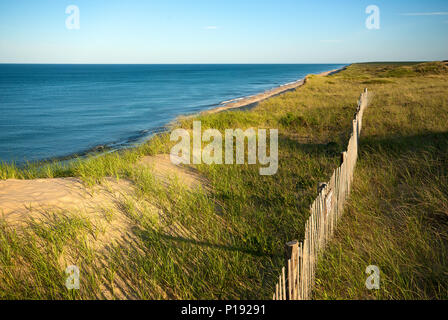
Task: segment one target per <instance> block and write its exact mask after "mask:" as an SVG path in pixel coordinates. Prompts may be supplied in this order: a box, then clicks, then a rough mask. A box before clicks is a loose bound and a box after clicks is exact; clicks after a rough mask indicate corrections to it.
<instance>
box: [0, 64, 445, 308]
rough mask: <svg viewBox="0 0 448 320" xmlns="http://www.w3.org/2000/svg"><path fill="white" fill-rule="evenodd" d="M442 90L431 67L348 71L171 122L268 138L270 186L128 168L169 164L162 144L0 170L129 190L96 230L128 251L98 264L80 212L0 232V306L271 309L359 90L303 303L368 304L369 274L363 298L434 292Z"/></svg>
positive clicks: (227, 174) (441, 223)
mask: <svg viewBox="0 0 448 320" xmlns="http://www.w3.org/2000/svg"><path fill="white" fill-rule="evenodd" d="M447 80H448V72H447V67H446V66H445V65H443V64H441V63H426V64H409V65H388V64H364V65H352V66H350V67H349V68H348V69H347V70H345V71H343V72H341V73H338V74H335V75H332V76H328V77H321V76H311V77H309V78H308V80H307V83H306V85H305V86H304V87H301V88H299V89H298V90H295V91H292V92H288V93H285V94H283V95H280V96H277V97H274V98H271V99H268V100H266V101H264V102H262V103H260V104H259V105H258V106H257V107H256V108H254V109H252V110H250V111H231V112H223V113H218V114H209V115H200V116H197V117H195V118H185V119H179V121H178V123H176V124H175V125H174V127H183V128H186V129H191V128H192V122H193V120H201V121H202V127H203V129H206V128H216V129H219V130H220V131H221V132H224V129H227V128H242V129H245V128H249V127H255V128H278V129H279V169H278V172H277V174H276V175H274V176H260V175H259V174H258V168H259V166H258V165H211V166H208V165H198V166H195V168H194V169H195V170H197V171H198V172H199V173H200V174H201V175H202V176H203V177H204V179H205V183H204V190H196V191H191V190H188V189H187V188H185V187H184V186H182V185H179V184H178V183H177V182H176V181H172V182H171V183H170V184H169V185H168V186H166V185H164V184H161V183H160V182H159V181H157V179H155V178H154V173H153V172H152V171H151V169H150V168H142V167H140V166H136V165H134V164H135V163H137V162H138V160H139V159H140V158H141V157H142V156H144V155H153V154H157V153H167V152H169V149H170V146H171V145H172V143H171V142H170V141H169V136H168V135H167V134H165V135H161V136H159V137H157V138H155V139H153V140H151V141H150V142H148V143H147V144H145V145H143V146H141V147H139V148H136V149H132V150H128V151H124V152H119V153H114V154H108V155H103V156H100V157H95V158H93V157H92V158H90V159H87V160H85V159H80V160H77V161H74V162H73V163H70V164H64V165H63V164H58V163H55V164H47V165H44V166H37V165H33V164H30V165H29V166H28V167H26V168H23V169H18V168H16V167H15V166H14V165H6V164H3V165H2V166H1V168H0V178H1V179H7V178H18V179H32V178H37V177H47V178H52V177H61V176H64V177H67V176H75V177H80V178H81V179H82V180H83V181H84V182H85V184H86V186H87V187H89V188H93V187H94V186H95V185H96V184H101V183H103V181H104V177H106V176H112V177H115V178H116V179H118V180H119V179H126V180H128V181H131V182H132V184H133V185H134V186H135V191H134V192H132V193H131V194H128V195H127V197H126V198H125V199H123V201H122V203H120V204H119V206H118V207H117V209H116V212H108V214H107V215H105V217H106V218H105V221H106V222H105V223H107V222H108V221H109V220H113V219H114V217H115V216H119V215H124V216H125V217H126V218H127V219H129V220H130V221H131V223H132V225H133V227H132V230H133V231H132V233H133V243H132V245H129V246H122V245H121V246H120V245H111V246H110V247H109V248H108V250H107V252H99V251H98V250H96V248H95V247H94V246H93V245H90V244H89V239H91V238H92V236H93V237H97V236H99V234H101V228H98V227H97V226H95V223H94V222H92V221H91V220H90V219H89V217H88V216H79V215H70V214H67V215H57V214H56V215H51V214H48V215H47V216H48V217H47V218H46V219H44V220H43V221H30V223H29V226H28V227H24V228H21V229H19V230H18V229H17V228H13V227H11V226H9V225H8V224H7V223H6V222H3V223H2V224H1V228H0V298H20V297H26V298H94V297H102V296H103V293H102V292H103V291H104V286H106V287H107V288H108V289H107V290H108V291H110V292H111V294H110V295H112V296H115V297H123V295H122V294H118V293H117V291H116V290H113V289H112V288H115V287H120V288H121V292H122V293H123V292H125V296H128V297H133V298H194V299H196V298H200V299H205V298H209V299H217V298H220V299H229V298H236V299H245V298H266V299H267V298H270V297H271V296H272V292H273V286H274V284H275V278H276V277H277V276H278V272H279V270H280V268H281V267H282V266H283V264H284V256H283V254H284V251H283V250H284V244H285V242H287V241H289V240H292V239H296V238H300V237H301V236H302V233H303V228H304V222H305V220H306V218H307V216H308V208H309V205H310V204H311V202H312V200H313V199H314V197H315V196H316V194H317V191H316V186H317V183H318V182H320V181H326V180H327V179H328V178H329V175H330V173H331V172H332V170H333V169H334V168H335V167H336V166H337V164H338V161H339V155H340V152H341V151H343V150H344V148H345V145H346V142H347V140H348V135H349V132H350V130H351V119H352V116H353V113H354V112H355V110H356V106H357V105H356V103H357V98H358V97H359V94H360V93H361V91H362V90H363V88H365V87H368V88H369V91H370V92H371V93H372V94H374V98H373V100H372V102H371V105H370V107H369V108H368V109H367V112H366V114H365V117H364V118H365V123H364V125H363V130H364V131H363V134H362V144H361V155H360V162H359V167H358V170H357V172H356V173H355V176H356V180H355V185H354V187H355V189H354V193H353V196H352V200H351V201H350V209H349V210H348V211H347V213H346V215H345V216H344V218H343V221H342V223H341V226H340V229H339V231H338V234H337V237H336V239H335V241H334V242H333V243H332V244H331V246H330V248H329V250H328V254H326V255H325V257H324V258H323V260H322V263H321V264H320V265H319V268H320V269H319V274H318V278H319V279H320V282H319V283H320V285H319V288H318V290H317V291H316V296H317V297H318V298H349V297H359V298H364V297H370V296H372V293H371V292H366V289H364V287H363V284H364V281H365V277H366V276H365V275H364V270H365V267H366V266H367V265H368V264H377V265H378V266H379V267H380V269H381V271H382V274H383V275H384V277H383V278H382V280H383V282H382V289H381V290H380V291H378V292H376V293H374V296H375V297H380V298H381V297H384V298H400V297H416V298H418V297H441V296H442V295H443V292H445V295H446V282H447V281H446V278H447V277H446V276H447V274H446V273H447V266H446V261H447V259H446V252H447V251H446V248H447V242H446V240H447V239H446V230H447V229H446V217H447V207H446V204H447V203H448V202H447V201H446V198H447V189H446V188H447V187H446V186H447V184H446V180H447V174H446V170H447V148H446V146H447V136H446V132H447V131H448V128H447V127H448V113H447V109H448V105H447V99H446V98H447V93H448V81H447ZM444 231H445V232H444ZM380 236H381V237H380ZM376 241H379V242H376ZM374 244H377V245H374ZM67 248H70V250H68V249H67ZM380 258H381V259H380ZM66 260H68V261H70V262H71V263H72V264H76V265H78V266H80V269H81V273H82V274H84V276H82V277H81V289H80V290H79V291H76V292H68V291H67V289H66V288H65V287H64V282H65V277H66V276H65V274H64V273H63V270H64V269H65V265H64V264H63V263H61V261H66ZM428 272H429V273H428ZM443 289H445V291H443ZM107 290H106V291H107Z"/></svg>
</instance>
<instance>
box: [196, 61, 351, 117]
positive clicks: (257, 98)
mask: <svg viewBox="0 0 448 320" xmlns="http://www.w3.org/2000/svg"><path fill="white" fill-rule="evenodd" d="M345 68H346V67H343V68H339V69H334V70H330V71H325V72H321V73H319V74H318V75H320V76H328V75H331V74H335V73H337V72H340V71H342V70H344V69H345ZM310 75H311V74H309V75H307V76H306V77H305V78H304V79H300V80H297V81H294V82H291V83H287V84H284V85H281V86H279V87H277V88H274V89H271V90H267V91H264V92H261V93H258V94H256V95H253V96H249V97H246V98H242V99H240V100H237V101H235V102H230V103H226V104H223V105H222V106H219V107H216V108H213V109H211V110H206V111H203V112H201V114H213V113H218V112H222V111H226V110H231V109H239V110H241V109H243V110H246V109H250V108H253V107H254V106H256V105H257V104H258V103H259V102H261V101H263V100H266V99H268V98H271V97H274V96H276V95H279V94H282V93H285V92H287V91H290V90H294V89H296V88H298V87H300V86H303V85H304V84H305V83H306V79H307V77H308V76H310Z"/></svg>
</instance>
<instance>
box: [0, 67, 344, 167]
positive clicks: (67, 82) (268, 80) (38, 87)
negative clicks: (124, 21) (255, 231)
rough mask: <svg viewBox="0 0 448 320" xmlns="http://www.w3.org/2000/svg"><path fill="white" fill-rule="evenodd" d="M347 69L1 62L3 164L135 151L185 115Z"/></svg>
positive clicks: (0, 148) (0, 152)
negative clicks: (100, 150)
mask: <svg viewBox="0 0 448 320" xmlns="http://www.w3.org/2000/svg"><path fill="white" fill-rule="evenodd" d="M342 66H343V65H340V64H288V65H286V64H272V65H268V64H260V65H257V64H246V65H242V64H234V65H229V64H219V65H210V64H208V65H197V64H196V65H46V64H0V161H3V162H13V161H14V162H16V163H17V164H23V163H24V162H25V161H38V160H46V159H52V158H63V157H67V156H71V155H74V154H84V153H85V152H87V151H89V150H93V149H95V148H96V147H98V146H103V147H105V148H106V149H112V150H113V149H119V148H124V147H129V146H132V145H134V144H137V143H141V142H142V141H144V140H145V139H147V138H149V137H150V136H152V135H153V134H154V133H156V132H159V131H161V130H163V128H164V126H165V125H166V124H168V123H169V122H170V121H172V120H173V119H175V118H176V117H177V116H179V115H183V114H191V113H196V112H199V111H202V110H207V109H212V108H215V107H217V106H219V105H220V104H222V103H223V102H226V101H229V100H232V99H237V98H241V97H246V96H250V95H253V94H257V93H260V92H263V91H265V90H268V89H272V88H274V87H278V86H280V85H282V84H285V83H289V82H293V81H296V80H298V79H301V78H304V77H305V76H306V75H307V74H309V73H320V72H323V71H328V70H332V69H336V68H340V67H342Z"/></svg>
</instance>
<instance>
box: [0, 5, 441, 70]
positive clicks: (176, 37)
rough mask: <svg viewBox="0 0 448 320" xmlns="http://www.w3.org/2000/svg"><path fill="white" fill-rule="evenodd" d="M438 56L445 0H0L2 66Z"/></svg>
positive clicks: (418, 58)
mask: <svg viewBox="0 0 448 320" xmlns="http://www.w3.org/2000/svg"><path fill="white" fill-rule="evenodd" d="M70 5H75V6H77V8H78V9H79V29H70V28H67V25H66V20H67V19H69V21H71V22H74V21H75V20H73V19H72V18H73V16H72V14H73V11H72V12H70V13H69V14H67V13H66V9H67V7H68V6H70ZM369 5H375V6H377V8H378V9H379V29H371V28H370V29H369V28H367V27H366V19H368V17H369V16H370V14H368V13H366V8H367V7H368V6H369ZM371 13H372V12H371ZM371 21H374V20H371ZM375 22H376V21H375ZM71 26H73V24H71ZM446 59H448V1H446V0H425V1H421V0H385V1H374V0H368V1H364V0H338V1H335V0H312V1H310V0H306V1H305V0H162V1H154V0H0V63H351V62H363V61H410V60H412V61H424V60H425V61H426V60H446Z"/></svg>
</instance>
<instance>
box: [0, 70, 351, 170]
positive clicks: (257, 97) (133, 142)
mask: <svg viewBox="0 0 448 320" xmlns="http://www.w3.org/2000/svg"><path fill="white" fill-rule="evenodd" d="M348 66H350V65H346V66H343V67H341V68H337V69H333V70H329V71H324V72H321V73H317V74H315V73H310V74H307V75H306V76H305V77H304V78H302V79H299V80H296V81H293V82H289V83H286V84H283V85H280V86H278V87H274V88H272V89H269V90H266V91H263V92H260V93H256V94H254V95H250V96H246V97H240V98H234V99H231V100H228V101H224V102H221V103H220V106H218V107H215V108H212V109H208V110H203V111H200V112H195V113H192V114H184V115H179V116H177V117H176V118H174V119H173V120H172V121H170V122H168V123H167V124H166V125H165V126H163V127H159V128H155V129H154V130H150V129H148V130H145V131H146V133H149V132H151V133H150V134H149V135H146V134H144V135H142V136H141V137H138V138H134V139H132V138H128V139H127V140H126V141H125V142H118V141H116V142H111V143H107V144H98V145H96V146H93V147H91V148H88V149H85V150H83V151H79V152H76V153H72V154H67V155H64V156H58V157H51V158H47V159H42V160H36V161H23V163H20V162H11V163H9V164H14V165H16V166H17V167H18V168H22V167H26V166H27V165H28V164H37V165H46V164H48V163H52V162H59V163H63V162H70V161H72V160H75V159H78V158H81V159H82V158H85V157H87V156H93V155H95V156H100V155H103V154H107V153H112V152H119V151H121V150H126V149H131V148H134V147H136V146H139V145H141V144H143V143H146V142H148V141H150V140H151V139H152V138H153V137H154V136H156V135H157V134H160V133H164V132H167V131H168V130H169V128H170V127H171V125H172V124H173V123H175V122H176V120H177V119H178V118H180V117H194V116H197V115H207V114H214V113H219V112H223V111H233V110H240V111H243V110H250V109H252V108H253V107H255V106H256V105H257V104H258V103H260V102H261V101H263V100H266V99H269V98H272V97H275V96H277V95H280V94H283V93H286V92H288V91H291V90H294V89H297V88H299V87H301V86H303V85H304V84H306V79H307V77H308V76H310V75H319V76H328V75H332V74H335V73H338V72H341V71H343V70H345V69H346V68H347V67H348ZM145 135H146V137H145ZM117 145H118V146H120V145H121V146H122V147H117ZM0 162H2V161H1V160H0Z"/></svg>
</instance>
